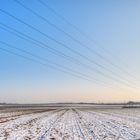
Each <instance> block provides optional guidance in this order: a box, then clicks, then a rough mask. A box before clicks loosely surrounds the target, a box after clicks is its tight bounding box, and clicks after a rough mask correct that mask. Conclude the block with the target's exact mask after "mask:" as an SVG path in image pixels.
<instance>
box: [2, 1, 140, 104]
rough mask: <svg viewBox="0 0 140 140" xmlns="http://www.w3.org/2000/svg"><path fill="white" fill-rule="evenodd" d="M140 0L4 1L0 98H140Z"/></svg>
mask: <svg viewBox="0 0 140 140" xmlns="http://www.w3.org/2000/svg"><path fill="white" fill-rule="evenodd" d="M139 5H140V1H138V0H136V1H132V0H128V1H122V0H118V1H111V0H106V1H104V0H94V1H93V0H86V1H81V0H77V1H74V0H71V1H65V0H59V1H57V0H48V1H45V0H35V1H33V0H30V1H28V0H20V1H19V0H1V2H0V102H13V103H46V102H127V101H140V46H139V45H140V38H139V37H140V18H139V13H140V8H139ZM60 65H61V66H60Z"/></svg>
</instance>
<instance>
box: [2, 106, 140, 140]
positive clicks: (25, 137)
mask: <svg viewBox="0 0 140 140" xmlns="http://www.w3.org/2000/svg"><path fill="white" fill-rule="evenodd" d="M0 112H1V113H0V140H139V139H140V109H139V108H136V109H134V108H133V109H129V108H125V109H122V108H92V107H87V108H82V107H81V108H80V107H77V108H76V107H65V108H63V107H58V108H51V107H50V108H47V107H46V108H45V107H44V108H25V109H23V108H18V109H17V108H14V109H13V108H10V109H9V108H8V109H7V108H4V109H1V110H0Z"/></svg>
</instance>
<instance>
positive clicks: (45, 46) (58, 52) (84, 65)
mask: <svg viewBox="0 0 140 140" xmlns="http://www.w3.org/2000/svg"><path fill="white" fill-rule="evenodd" d="M0 24H1V25H3V26H5V27H6V28H10V29H12V30H13V28H11V27H9V26H7V25H4V24H3V23H0ZM0 28H1V29H3V30H6V31H8V32H10V33H12V34H14V35H16V36H18V37H20V38H22V39H24V40H26V41H28V42H32V43H33V44H35V45H37V46H38V47H41V48H43V49H46V48H47V49H48V45H45V44H44V43H42V42H40V41H37V40H35V39H33V38H31V37H29V36H27V35H25V34H23V33H20V32H19V31H17V30H15V29H14V31H16V33H20V35H22V36H19V35H18V34H15V33H13V32H11V31H9V30H7V29H5V28H2V27H0ZM23 36H24V37H23ZM27 38H28V39H27ZM40 43H41V45H40ZM42 45H43V46H42ZM49 51H50V48H49ZM55 51H56V50H55V49H53V51H52V50H51V53H53V54H55V55H58V54H59V56H61V57H64V58H65V59H67V60H72V62H74V63H76V64H77V63H78V64H80V65H81V66H83V67H85V68H87V69H90V70H94V72H96V73H98V74H101V75H103V76H104V77H106V78H109V79H111V80H113V81H119V82H121V83H123V84H125V85H127V86H130V87H131V85H129V84H127V83H124V82H122V81H120V80H118V79H115V78H114V77H111V76H109V75H106V74H104V73H102V72H101V71H98V70H96V69H93V68H92V67H90V66H88V65H86V64H84V63H81V62H80V61H78V60H77V59H74V58H73V57H69V56H67V55H64V54H63V53H60V51H58V50H57V52H55ZM71 58H72V59H71Z"/></svg>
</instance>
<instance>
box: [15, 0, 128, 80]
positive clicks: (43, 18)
mask: <svg viewBox="0 0 140 140" xmlns="http://www.w3.org/2000/svg"><path fill="white" fill-rule="evenodd" d="M14 1H15V2H16V3H17V4H19V5H20V6H22V7H23V8H24V9H26V10H27V11H29V12H31V13H32V14H33V15H35V16H37V17H38V18H40V19H41V20H43V21H45V22H46V23H48V24H49V25H51V26H52V27H54V28H55V29H56V30H58V31H60V32H62V33H64V34H65V35H66V36H68V37H69V38H70V39H72V40H73V41H75V42H76V43H78V44H79V45H80V46H82V47H84V48H86V49H88V50H89V51H90V52H93V53H94V54H96V55H97V56H98V57H100V58H102V59H103V60H106V61H108V62H109V63H110V64H111V65H114V64H113V63H112V62H110V60H107V59H106V58H105V57H104V56H102V55H100V54H99V53H97V52H96V51H94V50H93V49H91V48H89V47H88V46H86V45H84V44H83V43H82V42H80V41H79V40H77V39H75V38H74V37H73V36H71V35H70V34H69V33H67V32H65V31H64V30H63V29H61V28H59V27H58V26H56V25H55V24H53V23H51V22H50V21H49V20H48V19H46V18H45V17H43V16H41V15H39V14H38V13H37V12H35V11H34V10H32V9H31V8H28V7H26V6H25V5H24V4H23V3H21V2H20V1H18V0H14ZM61 45H63V46H64V47H66V48H67V49H68V50H70V51H71V52H73V53H75V54H77V55H79V56H80V57H82V58H84V59H86V60H87V61H88V62H90V63H93V64H95V65H96V66H98V67H100V68H103V69H104V70H106V71H109V72H111V73H112V74H113V75H115V76H117V77H119V78H120V79H121V80H123V81H127V82H128V80H127V79H125V80H124V79H123V78H122V77H121V76H120V75H118V74H117V73H115V72H114V71H112V70H110V69H108V68H106V67H104V66H103V65H101V64H99V63H97V62H96V61H93V60H91V59H90V58H89V57H87V56H85V55H82V54H81V53H79V52H77V51H75V50H73V49H71V48H70V47H68V46H66V45H65V44H62V43H61Z"/></svg>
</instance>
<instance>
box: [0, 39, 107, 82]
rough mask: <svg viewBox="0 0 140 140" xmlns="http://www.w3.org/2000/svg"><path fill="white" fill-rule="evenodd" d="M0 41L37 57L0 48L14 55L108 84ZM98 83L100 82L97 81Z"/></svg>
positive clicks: (85, 78)
mask: <svg viewBox="0 0 140 140" xmlns="http://www.w3.org/2000/svg"><path fill="white" fill-rule="evenodd" d="M0 43H1V44H3V45H5V46H8V47H9V48H12V49H16V50H18V51H20V52H22V53H24V54H27V55H29V56H31V57H34V58H36V59H33V58H30V57H27V56H25V55H21V54H18V53H16V52H13V51H11V50H8V49H5V48H4V49H3V48H1V47H0V49H1V50H3V51H6V52H9V53H11V54H14V55H17V56H20V57H23V58H26V59H28V60H31V61H34V62H36V63H39V64H43V65H46V66H49V67H51V68H53V69H55V70H59V71H61V72H65V73H67V74H69V75H72V76H76V77H78V78H82V79H84V80H88V81H90V82H91V81H92V82H93V81H94V82H95V83H96V82H101V83H103V84H106V83H104V82H103V81H100V80H98V79H95V78H94V79H93V77H91V76H89V75H86V74H83V73H81V72H77V71H75V70H73V69H70V68H67V67H65V66H63V65H60V64H57V63H55V62H52V61H50V60H48V59H46V58H44V57H41V56H38V55H36V54H33V53H31V52H29V51H26V50H23V49H20V48H18V47H15V46H13V45H10V44H8V43H6V42H3V41H0ZM38 59H39V60H41V61H38ZM42 61H43V62H47V64H49V65H47V64H46V63H43V62H42ZM96 84H98V83H96Z"/></svg>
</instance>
